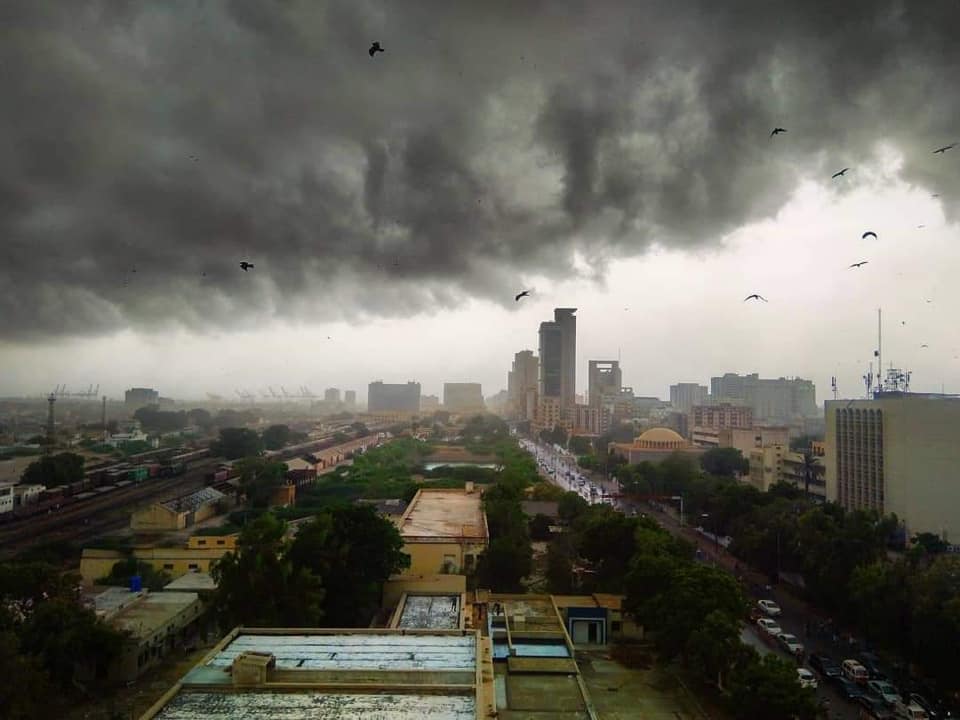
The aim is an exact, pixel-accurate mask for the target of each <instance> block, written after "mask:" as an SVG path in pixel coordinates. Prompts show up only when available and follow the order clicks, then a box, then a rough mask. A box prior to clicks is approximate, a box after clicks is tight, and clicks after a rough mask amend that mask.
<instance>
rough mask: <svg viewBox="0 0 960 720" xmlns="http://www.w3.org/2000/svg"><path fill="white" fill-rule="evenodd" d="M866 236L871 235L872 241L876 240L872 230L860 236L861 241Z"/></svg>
mask: <svg viewBox="0 0 960 720" xmlns="http://www.w3.org/2000/svg"><path fill="white" fill-rule="evenodd" d="M868 235H873V239H874V240H876V239H877V234H876V233H875V232H874V231H873V230H867V231H866V232H865V233H864V234H863V235H861V236H860V239H861V240H866V239H867V236H868Z"/></svg>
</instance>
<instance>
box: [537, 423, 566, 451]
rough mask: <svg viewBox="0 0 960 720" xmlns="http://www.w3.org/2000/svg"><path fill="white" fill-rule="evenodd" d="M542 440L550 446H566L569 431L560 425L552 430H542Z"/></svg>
mask: <svg viewBox="0 0 960 720" xmlns="http://www.w3.org/2000/svg"><path fill="white" fill-rule="evenodd" d="M540 440H541V441H543V442H545V443H547V444H548V445H561V446H562V445H566V444H567V431H566V430H564V429H563V428H562V427H560V426H559V425H555V426H554V427H553V429H552V430H541V431H540Z"/></svg>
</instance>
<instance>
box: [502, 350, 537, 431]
mask: <svg viewBox="0 0 960 720" xmlns="http://www.w3.org/2000/svg"><path fill="white" fill-rule="evenodd" d="M539 378H540V358H538V357H537V356H536V355H534V354H533V351H532V350H521V351H520V352H518V353H517V354H516V355H514V356H513V367H512V368H511V369H510V372H509V373H507V393H508V394H509V396H510V413H511V416H512V417H513V418H515V419H517V420H520V421H526V420H530V421H532V420H533V419H534V417H535V416H536V412H537V387H538V383H539Z"/></svg>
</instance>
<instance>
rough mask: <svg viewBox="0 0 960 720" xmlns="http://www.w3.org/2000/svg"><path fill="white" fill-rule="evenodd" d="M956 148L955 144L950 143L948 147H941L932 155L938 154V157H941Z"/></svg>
mask: <svg viewBox="0 0 960 720" xmlns="http://www.w3.org/2000/svg"><path fill="white" fill-rule="evenodd" d="M956 146H957V144H956V143H950V144H949V145H944V146H943V147H939V148H937V149H936V150H934V151H933V154H934V155H936V154H938V153H939V154H940V155H943V154H944V153H945V152H946V151H947V150H952V149H953V148H955V147H956Z"/></svg>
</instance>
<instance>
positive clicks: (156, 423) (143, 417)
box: [133, 405, 187, 433]
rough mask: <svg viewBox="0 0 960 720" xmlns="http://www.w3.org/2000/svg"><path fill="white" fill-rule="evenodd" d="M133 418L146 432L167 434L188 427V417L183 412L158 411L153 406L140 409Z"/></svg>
mask: <svg viewBox="0 0 960 720" xmlns="http://www.w3.org/2000/svg"><path fill="white" fill-rule="evenodd" d="M133 417H134V419H135V420H137V421H139V423H140V427H141V428H143V430H144V431H145V432H155V433H165V432H173V431H175V430H182V429H183V428H185V427H186V426H187V415H186V413H185V412H183V411H182V410H180V411H172V410H158V409H157V408H155V407H152V406H149V405H147V406H144V407H142V408H138V409H137V410H136V411H135V412H134V413H133Z"/></svg>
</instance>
